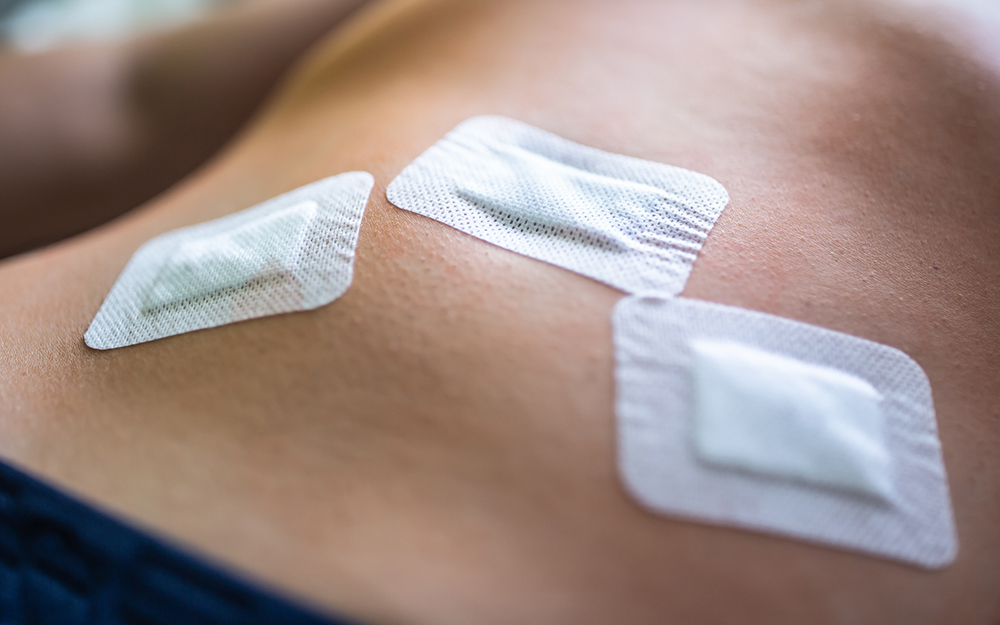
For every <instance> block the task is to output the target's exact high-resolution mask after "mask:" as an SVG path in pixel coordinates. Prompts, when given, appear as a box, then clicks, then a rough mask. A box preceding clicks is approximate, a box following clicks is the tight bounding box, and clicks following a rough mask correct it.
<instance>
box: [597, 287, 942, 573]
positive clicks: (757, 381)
mask: <svg viewBox="0 0 1000 625" xmlns="http://www.w3.org/2000/svg"><path fill="white" fill-rule="evenodd" d="M613 326H614V341H615V358H616V368H615V376H616V384H617V399H616V416H617V429H618V462H619V472H620V474H621V476H622V479H623V481H624V483H625V485H626V487H627V489H628V490H629V491H630V492H631V494H632V495H633V496H634V497H635V498H636V499H638V500H639V501H640V502H641V503H642V504H643V505H645V506H647V507H649V508H650V509H652V510H654V511H657V512H661V513H665V514H670V515H675V516H678V517H686V518H690V519H693V520H702V521H708V522H711V523H718V524H725V525H733V526H738V527H743V528H747V529H753V530H759V531H764V532H769V533H776V534H785V535H789V536H792V537H797V538H801V539H806V540H811V541H815V542H819V543H825V544H828V545H831V546H837V547H843V548H848V549H853V550H858V551H864V552H869V553H872V554H876V555H880V556H884V557H889V558H893V559H898V560H903V561H906V562H910V563H913V564H916V565H920V566H923V567H927V568H937V567H942V566H945V565H947V564H949V563H950V562H951V561H952V560H953V559H954V558H955V555H956V553H957V549H958V542H957V538H956V535H955V527H954V521H953V519H952V513H951V503H950V499H949V494H948V482H947V478H946V475H945V469H944V463H943V460H942V457H941V444H940V441H939V440H938V436H937V426H936V423H935V417H934V405H933V402H932V399H931V390H930V385H929V384H928V382H927V378H926V376H925V375H924V373H923V370H922V369H921V368H920V366H919V365H917V364H916V363H915V362H914V361H913V360H911V359H910V358H909V357H907V356H906V355H905V354H903V353H902V352H900V351H898V350H896V349H893V348H891V347H887V346H885V345H879V344H877V343H873V342H871V341H867V340H864V339H861V338H857V337H853V336H850V335H846V334H842V333H840V332H834V331H832V330H827V329H824V328H819V327H816V326H812V325H809V324H805V323H801V322H797V321H791V320H788V319H782V318H780V317H775V316H773V315H768V314H764V313H759V312H753V311H748V310H743V309H739V308H733V307H729V306H722V305H719V304H711V303H707V302H700V301H696V300H691V299H686V298H679V297H677V298H670V297H660V296H635V297H628V298H625V299H623V300H622V301H621V302H619V303H618V305H617V306H616V308H615V311H614V316H613Z"/></svg>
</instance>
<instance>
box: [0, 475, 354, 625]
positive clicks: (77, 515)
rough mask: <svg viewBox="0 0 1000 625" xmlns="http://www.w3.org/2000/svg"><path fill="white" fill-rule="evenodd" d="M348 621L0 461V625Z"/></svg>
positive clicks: (324, 624) (323, 624) (332, 624)
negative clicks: (185, 550) (223, 568)
mask: <svg viewBox="0 0 1000 625" xmlns="http://www.w3.org/2000/svg"><path fill="white" fill-rule="evenodd" d="M78 623H100V624H102V625H103V624H107V625H112V624H113V625H209V624H212V625H214V624H217V623H220V624H221V623H225V624H227V625H228V624H232V625H244V624H245V625H250V624H257V623H260V624H264V623H269V624H270V623H275V624H285V623H289V624H295V625H347V621H343V620H338V619H330V618H325V617H321V616H319V615H317V614H314V613H311V612H309V611H308V610H306V609H304V608H301V607H296V606H294V605H292V604H291V603H289V602H287V601H285V600H283V599H281V598H279V597H277V596H276V595H274V594H271V593H269V592H266V591H264V590H261V589H258V588H255V587H253V586H252V585H251V584H248V583H247V582H244V581H241V580H239V579H237V578H235V577H234V576H233V575H232V574H230V573H225V572H223V571H220V570H218V569H217V568H215V567H213V566H210V565H208V564H206V563H205V562H202V561H200V560H198V559H197V558H196V557H193V556H191V555H189V554H185V553H183V552H181V551H180V550H178V549H177V548H176V547H171V546H169V545H167V544H166V543H164V542H163V541H161V540H158V539H156V538H153V537H151V536H148V535H146V534H143V533H141V532H139V531H137V530H135V529H132V528H130V527H128V526H127V525H125V524H123V523H121V522H120V521H117V520H115V519H113V518H111V517H109V516H108V515H106V514H104V513H102V512H99V511H97V510H95V509H93V508H91V507H90V506H87V505H85V504H83V503H82V502H80V501H77V500H75V499H72V498H70V497H68V496H66V495H64V494H63V493H60V492H59V491H57V490H56V489H54V488H52V487H50V486H47V485H45V484H43V483H42V482H40V481H38V480H37V479H35V478H32V477H30V476H28V475H25V474H24V473H22V472H21V471H18V470H16V469H14V468H12V467H10V466H8V465H6V464H3V463H0V625H22V624H23V625H28V624H31V625H35V624H38V625H49V624H52V625H56V624H58V625H76V624H78Z"/></svg>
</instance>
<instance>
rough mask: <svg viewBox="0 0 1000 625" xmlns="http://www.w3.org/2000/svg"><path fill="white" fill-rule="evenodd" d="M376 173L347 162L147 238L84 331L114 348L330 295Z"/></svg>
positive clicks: (335, 292)
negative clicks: (335, 171)
mask: <svg viewBox="0 0 1000 625" xmlns="http://www.w3.org/2000/svg"><path fill="white" fill-rule="evenodd" d="M373 184H374V179H373V178H372V176H371V174H369V173H367V172H349V173H345V174H340V175H339V176H333V177H331V178H326V179H324V180H320V181H318V182H314V183H312V184H310V185H306V186H304V187H301V188H299V189H296V190H294V191H291V192H289V193H286V194H284V195H281V196H279V197H276V198H274V199H272V200H268V201H267V202H264V203H262V204H258V205H257V206H254V207H252V208H248V209H246V210H243V211H240V212H238V213H234V214H232V215H227V216H225V217H222V218H220V219H215V220H213V221H209V222H206V223H203V224H198V225H195V226H190V227H187V228H180V229H178V230H174V231H172V232H168V233H166V234H163V235H160V236H158V237H156V238H155V239H152V240H150V241H149V242H147V243H146V244H144V245H143V246H142V247H140V248H139V250H138V251H136V253H135V254H134V255H133V256H132V259H131V260H130V261H129V262H128V265H126V267H125V269H124V271H122V274H121V276H119V277H118V280H117V281H116V282H115V285H114V286H113V287H112V289H111V292H110V293H109V294H108V296H107V298H106V299H105V300H104V303H103V304H102V305H101V309H100V310H99V311H98V313H97V316H96V317H95V318H94V320H93V322H91V324H90V328H88V329H87V333H86V335H85V336H84V340H85V341H86V343H87V345H88V346H90V347H92V348H94V349H112V348H116V347H124V346H126V345H134V344H136V343H144V342H146V341H152V340H155V339H159V338H163V337H166V336H173V335H175V334H182V333H184V332H191V331H193V330H201V329H205V328H212V327H215V326H219V325H223V324H227V323H234V322H236V321H243V320H246V319H253V318H255V317H263V316H267V315H276V314H279V313H287V312H293V311H297V310H310V309H313V308H318V307H319V306H323V305H325V304H329V303H330V302H332V301H333V300H335V299H337V298H338V297H340V296H341V295H343V293H344V291H346V290H347V287H348V286H350V284H351V280H352V278H353V275H354V251H355V248H356V247H357V244H358V234H359V231H360V228H361V217H362V215H363V214H364V210H365V205H366V204H367V203H368V196H369V194H370V193H371V189H372V185H373Z"/></svg>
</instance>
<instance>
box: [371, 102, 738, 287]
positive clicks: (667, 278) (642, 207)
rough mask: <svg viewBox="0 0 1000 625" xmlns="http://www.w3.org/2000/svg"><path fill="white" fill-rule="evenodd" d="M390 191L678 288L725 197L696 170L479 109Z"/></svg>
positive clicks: (448, 218) (522, 244)
mask: <svg viewBox="0 0 1000 625" xmlns="http://www.w3.org/2000/svg"><path fill="white" fill-rule="evenodd" d="M386 194H387V196H388V199H389V201H390V202H392V203H393V204H395V205H396V206H398V207H399V208H403V209H406V210H409V211H412V212H415V213H418V214H420V215H424V216H425V217H430V218H432V219H436V220H437V221H440V222H442V223H445V224H448V225H449V226H452V227H454V228H457V229H458V230H461V231H462V232H465V233H467V234H471V235H472V236H475V237H478V238H480V239H483V240H484V241H488V242H490V243H492V244H494V245H497V246H499V247H503V248H506V249H508V250H511V251H514V252H517V253H519V254H523V255H525V256H530V257H531V258H535V259H537V260H542V261H545V262H548V263H551V264H553V265H556V266H559V267H562V268H564V269H569V270H570V271H574V272H576V273H580V274H583V275H585V276H588V277H590V278H593V279H595V280H599V281H600V282H604V283H605V284H608V285H611V286H613V287H615V288H618V289H621V290H623V291H626V292H630V293H633V292H639V291H656V292H660V293H670V294H675V293H679V292H680V291H681V290H682V289H683V288H684V283H685V282H686V281H687V277H688V274H689V273H690V272H691V267H692V265H693V264H694V260H695V257H696V256H697V255H698V251H699V250H700V249H701V246H702V244H703V243H704V241H705V237H706V236H707V235H708V232H709V230H710V229H711V228H712V226H713V225H714V224H715V221H716V219H718V217H719V215H720V214H721V213H722V210H723V209H724V208H725V207H726V204H727V203H728V202H729V195H728V194H727V193H726V190H725V189H724V188H723V187H722V185H720V184H719V183H718V182H716V181H715V180H713V179H712V178H710V177H708V176H705V175H703V174H698V173H695V172H692V171H687V170H685V169H680V168H677V167H671V166H669V165H663V164H660V163H653V162H650V161H644V160H640V159H637V158H631V157H628V156H622V155H619V154H610V153H608V152H603V151H601V150H597V149H594V148H589V147H585V146H582V145H579V144H576V143H573V142H571V141H567V140H566V139H562V138H560V137H557V136H556V135H553V134H550V133H548V132H545V131H543V130H539V129H538V128H534V127H531V126H528V125H526V124H523V123H521V122H516V121H513V120H510V119H506V118H503V117H474V118H472V119H469V120H467V121H465V122H463V123H462V124H460V125H459V126H458V127H457V128H455V129H454V130H452V131H451V132H450V133H448V135H447V136H445V137H444V138H443V139H442V140H440V141H438V142H437V143H436V144H435V145H433V146H432V147H431V148H430V149H428V150H427V151H426V152H424V153H423V154H422V155H421V156H420V157H418V158H417V160H415V161H414V162H413V163H412V164H410V165H409V166H408V167H407V168H406V169H405V170H403V172H402V173H401V174H400V175H399V176H398V177H397V178H396V179H395V180H393V181H392V183H391V184H390V185H389V187H388V189H387V193H386Z"/></svg>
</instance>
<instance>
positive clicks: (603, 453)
mask: <svg viewBox="0 0 1000 625" xmlns="http://www.w3.org/2000/svg"><path fill="white" fill-rule="evenodd" d="M997 37H1000V33H998V32H997V29H995V28H993V29H991V27H990V25H989V23H988V22H986V21H984V20H981V19H978V18H976V17H975V16H970V15H968V14H964V13H960V12H949V11H946V10H944V9H935V8H924V9H920V10H917V9H913V8H909V7H907V6H903V5H900V6H896V5H891V4H879V3H874V2H865V3H860V2H859V3H854V2H849V1H848V2H837V1H831V2H808V3H806V2H802V3H799V2H777V1H776V2H767V1H761V2H735V1H731V0H712V1H708V2H658V1H652V0H647V1H643V0H621V1H618V2H613V3H612V2H598V1H596V0H595V1H579V0H577V1H570V0H564V1H558V0H530V1H529V0H523V1H517V2H503V3H501V2H488V1H481V2H459V1H454V0H432V1H418V0H411V1H406V2H395V3H384V4H379V5H375V6H373V7H370V8H368V9H365V10H364V11H363V12H362V14H360V15H358V16H356V17H354V18H352V19H351V21H350V22H349V23H348V24H346V25H344V26H343V27H341V28H339V29H338V30H336V31H334V32H333V33H332V34H330V35H329V37H328V38H327V39H326V40H325V42H324V43H323V44H322V45H320V46H319V47H317V48H315V49H314V50H313V51H312V52H311V53H310V54H309V55H308V57H307V58H305V59H304V60H303V61H302V62H301V63H300V64H299V65H298V66H297V67H296V69H295V71H294V73H293V74H291V76H290V78H289V79H288V80H287V81H286V82H285V83H284V87H283V88H282V89H281V91H280V92H279V93H278V94H277V95H276V96H275V98H274V99H273V100H272V101H271V103H270V104H269V105H268V107H267V108H266V109H265V110H264V111H262V112H261V113H260V114H259V115H258V116H257V117H256V120H255V122H254V123H252V124H251V125H250V126H249V127H248V128H247V129H246V131H244V132H242V133H241V134H240V135H239V136H238V137H237V139H235V140H234V141H233V142H232V143H231V144H230V145H229V146H228V147H227V148H226V150H225V152H224V153H223V154H222V155H221V156H220V157H218V158H217V159H214V160H213V161H211V162H210V163H209V164H208V165H206V166H204V167H202V168H200V169H199V170H198V171H197V172H196V173H195V174H194V175H192V176H190V177H189V178H187V179H186V180H185V181H183V182H182V183H180V184H178V185H175V186H174V187H172V188H171V189H170V190H169V191H168V192H167V193H165V194H163V195H161V196H159V197H158V198H157V199H155V200H154V201H152V202H149V203H147V204H146V205H144V206H143V207H141V208H140V209H138V210H134V211H131V212H129V213H128V214H126V215H125V216H124V217H122V218H119V219H116V220H115V221H113V222H111V223H109V224H107V225H105V226H102V227H100V228H97V229H95V230H92V231H90V232H88V233H86V234H84V235H82V236H78V237H75V238H73V239H70V240H67V241H65V242H63V243H60V244H58V245H54V246H51V247H49V248H46V249H43V250H41V251H37V252H34V253H31V254H27V255H23V256H19V257H15V258H12V259H9V260H7V261H5V262H4V263H2V264H0V292H2V293H3V294H4V298H3V305H2V306H0V372H2V375H0V453H2V455H3V457H4V458H5V459H6V460H7V461H9V462H11V463H14V464H15V465H17V466H20V467H23V468H25V469H26V470H30V471H31V472H34V473H36V474H39V475H41V476H44V477H45V478H46V479H48V480H51V481H53V482H54V483H56V484H59V485H61V486H62V487H63V488H65V489H68V490H69V491H70V492H73V493H75V494H77V495H79V496H81V497H83V498H85V499H86V500H88V501H90V502H93V503H95V504H97V505H99V506H101V507H103V508H105V509H108V510H111V511H113V512H114V513H116V514H118V515H121V516H123V517H124V518H126V519H129V520H131V521H132V522H133V523H136V524H138V525H139V526H141V527H145V528H149V529H151V530H152V531H154V532H156V533H158V534H161V535H165V536H168V537H170V538H171V539H172V540H176V541H178V542H180V543H181V544H184V545H186V546H189V547H190V548H193V549H197V550H199V551H200V552H202V553H204V554H206V556H207V557H209V558H211V559H213V561H216V562H220V563H222V564H223V565H225V566H227V567H230V568H232V569H235V570H238V571H240V572H241V573H243V574H245V575H248V576H251V577H252V578H254V579H258V580H262V581H263V582H264V583H266V584H269V585H272V586H274V587H276V588H279V589H281V590H282V591H283V592H287V593H290V594H291V595H293V596H296V597H300V598H302V599H303V600H304V601H307V602H308V603H310V604H311V605H314V606H317V607H319V608H320V609H325V610H331V611H337V612H339V613H342V614H347V615H350V616H353V617H357V618H360V619H365V620H367V621H370V622H372V623H426V624H428V625H429V624H437V625H442V624H445V625H446V624H452V623H454V624H462V623H546V624H551V623H656V624H660V623H737V622H739V623H789V624H797V623H907V624H924V623H956V624H958V623H961V624H984V625H990V624H995V623H996V622H997V621H998V619H1000V529H998V528H1000V401H998V400H1000V397H998V394H1000V386H998V384H997V381H998V373H997V371H998V367H1000V331H998V330H1000V310H998V309H1000V304H998V302H1000V248H998V245H997V241H1000V175H998V172H1000V63H998V62H997V59H998V58H1000V57H998V56H995V55H993V54H992V53H991V52H989V50H988V49H987V48H988V45H987V44H988V42H989V41H995V40H997ZM480 114H499V115H506V116H509V117H512V118H515V119H519V120H522V121H524V122H527V123H529V124H532V125H535V126H538V127H540V128H543V129H545V130H548V131H551V132H554V133H556V134H558V135H560V136H563V137H566V138H568V139H571V140H573V141H577V142H579V143H582V144H584V145H588V146H594V147H597V148H601V149H604V150H608V151H611V152H615V153H621V154H627V155H629V156H634V157H639V158H644V159H650V160H653V161H657V162H662V163H669V164H671V165H676V166H680V167H685V168H689V169H692V170H694V171H698V172H702V173H705V174H708V175H710V176H712V177H714V178H715V179H717V180H719V181H720V182H721V183H722V184H723V185H725V187H726V188H727V189H728V191H729V194H730V196H731V198H732V201H731V203H730V205H729V207H728V208H727V209H726V211H725V212H724V213H723V215H722V217H721V218H720V220H719V222H718V224H717V225H716V227H715V228H714V230H713V231H712V233H711V234H710V235H709V237H708V241H707V243H706V245H705V247H704V249H703V250H702V253H701V255H700V257H699V259H698V261H697V262H696V264H695V267H694V270H693V272H692V274H691V277H690V280H689V282H688V284H687V287H686V289H685V292H684V296H686V297H692V298H698V299H703V300H709V301H715V302H722V303H725V304H732V305H737V306H742V307H744V308H749V309H753V310H760V311H764V312H768V313H772V314H775V315H780V316H783V317H787V318H791V319H797V320H800V321H804V322H807V323H812V324H815V325H818V326H822V327H826V328H831V329H834V330H838V331H841V332H846V333H849V334H852V335H856V336H860V337H864V338H867V339H871V340H874V341H878V342H880V343H884V344H887V345H890V346H892V347H895V348H898V349H901V350H903V351H904V352H906V353H907V354H908V355H910V356H911V357H912V358H914V359H915V360H916V361H917V362H918V363H919V364H920V365H921V366H922V367H923V368H924V370H925V371H926V373H927V375H928V377H929V379H930V382H931V386H932V388H933V392H934V402H935V408H936V411H937V419H938V425H939V430H940V437H941V442H942V446H943V450H944V460H945V463H946V466H947V470H948V479H949V485H950V488H951V496H952V503H953V507H954V512H955V519H956V524H957V529H958V535H959V540H960V542H961V547H960V552H959V555H958V558H957V560H956V561H955V563H954V564H952V565H951V566H949V567H947V568H945V569H943V570H940V571H926V570H921V569H918V568H914V567H911V566H907V565H905V564H900V563H897V562H891V561H888V560H883V559H879V558H875V557H871V556H867V555H863V554H857V553H852V552H849V551H842V550H836V549H830V548H824V547H821V546H817V545H814V544H810V543H806V542H802V541H798V540H792V539H788V538H782V537H779V536H770V535H765V534H760V533H753V532H747V531H741V530H738V529H733V528H728V527H715V526H710V525H706V524H701V523H695V522H689V521H684V520H679V519H674V518H669V517H665V516H660V515H657V514H653V513H650V512H648V511H646V510H644V509H642V508H641V507H640V506H639V505H637V503H636V502H635V501H634V500H632V499H631V498H630V497H629V496H628V495H627V494H626V492H625V491H624V489H623V488H622V486H621V484H620V482H619V479H618V476H617V473H616V468H615V467H616V460H615V423H614V384H613V370H614V362H613V354H612V342H611V327H610V315H611V310H612V307H613V306H614V304H615V303H616V302H617V301H618V300H619V299H620V298H621V297H622V295H623V294H622V293H620V292H618V291H615V290H614V289H611V288H609V287H606V286H604V285H601V284H598V283H596V282H594V281H592V280H589V279H587V278H584V277H582V276H579V275H575V274H573V273H571V272H568V271H565V270H562V269H559V268H557V267H554V266H551V265H547V264H545V263H541V262H538V261H535V260H532V259H529V258H525V257H523V256H519V255H517V254H514V253H512V252H509V251H506V250H503V249H500V248H497V247H494V246H492V245H490V244H488V243H485V242H483V241H480V240H477V239H475V238H473V237H471V236H468V235H465V234H463V233H461V232H458V231H456V230H454V229H452V228H449V227H448V226H445V225H443V224H440V223H438V222H435V221H432V220H430V219H426V218H423V217H421V216H418V215H415V214H413V213H409V212H406V211H402V210H399V209H397V208H395V207H393V206H392V205H390V204H389V203H388V202H387V201H386V199H385V187H386V185H387V184H388V183H389V182H390V181H391V180H392V179H393V178H394V177H395V176H396V175H397V174H398V173H399V172H400V171H401V170H402V169H403V168H404V167H405V166H406V165H408V164H409V163H410V162H412V161H413V159H414V158H416V157H417V156H418V155H419V154H420V153H421V152H423V151H424V150H425V149H427V148H428V147H429V146H430V145H431V144H433V142H434V141H436V140H437V139H439V138H440V137H441V136H442V135H444V133H446V132H447V131H448V130H450V129H451V128H453V127H454V126H455V125H457V124H458V123H459V122H461V121H463V120H464V119H466V118H468V117H471V116H474V115H480ZM352 170H364V171H369V172H371V173H372V174H373V175H374V176H375V180H376V184H375V189H374V190H373V192H372V196H371V200H370V202H369V204H368V207H367V210H366V214H365V217H364V222H363V224H362V228H361V234H360V241H359V245H358V250H357V261H356V266H355V277H354V283H353V284H352V286H351V288H350V289H349V290H348V291H347V293H346V294H345V295H344V296H343V297H341V298H340V299H339V300H337V301H336V302H334V303H332V304H330V305H329V306H325V307H323V308H320V309H318V310H315V311H311V312H302V313H295V314H287V315H280V316H276V317H270V318H265V319H257V320H252V321H248V322H244V323H238V324H233V325H228V326H224V327H219V328H213V329H210V330H206V331H201V332H194V333H190V334H185V335H181V336H176V337H171V338H167V339H163V340H160V341H155V342H151V343H146V344H142V345H137V346H133V347H128V348H123V349H117V350H111V351H107V352H98V351H94V350H91V349H89V348H87V347H86V346H85V345H84V343H83V339H82V337H83V334H84V331H85V330H86V328H87V326H88V325H89V323H90V321H91V319H92V318H93V316H94V314H95V313H96V311H97V310H98V308H99V307H100V305H101V302H102V301H103V299H104V297H105V295H106V294H107V292H108V290H109V289H110V287H111V285H112V284H113V282H114V280H115V279H116V278H117V276H118V275H119V273H120V272H121V270H122V268H123V267H124V265H125V263H126V262H127V261H128V259H129V258H130V256H131V255H132V253H133V252H134V251H135V250H136V249H137V248H138V247H139V246H140V245H141V244H142V243H143V242H145V241H147V240H148V239H150V238H151V237H153V236H156V235H158V234H161V233H163V232H167V231H169V230H172V229H174V228H178V227H181V226H187V225H191V224H195V223H200V222H204V221H206V220H209V219H213V218H216V217H220V216H222V215H226V214H230V213H232V212H235V211H238V210H240V209H243V208H246V207H249V206H251V205H253V204H256V203H258V202H261V201H263V200H266V199H269V198H272V197H274V196H276V195H279V194H281V193H283V192H286V191H289V190H291V189H294V188H296V187H299V186H301V185H304V184H307V183H310V182H313V181H315V180H318V179H320V178H323V177H326V176H330V175H334V174H337V173H341V172H345V171H352Z"/></svg>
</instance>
